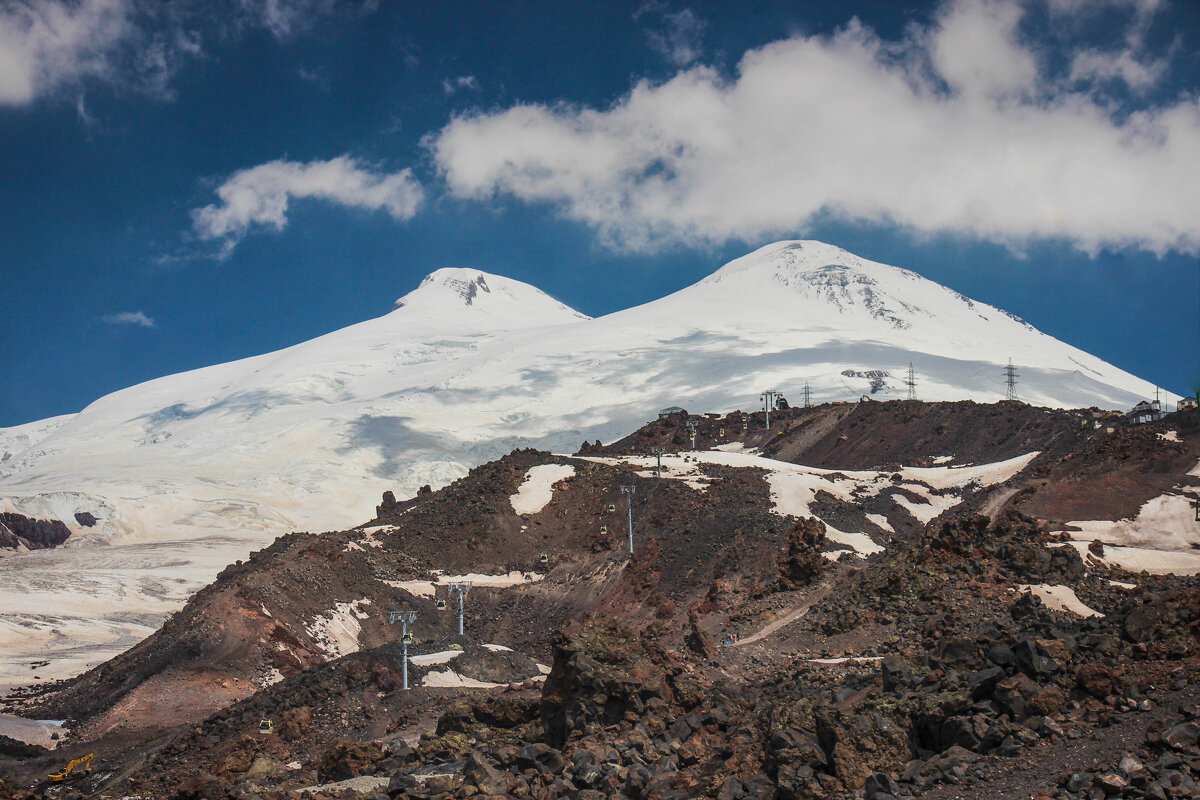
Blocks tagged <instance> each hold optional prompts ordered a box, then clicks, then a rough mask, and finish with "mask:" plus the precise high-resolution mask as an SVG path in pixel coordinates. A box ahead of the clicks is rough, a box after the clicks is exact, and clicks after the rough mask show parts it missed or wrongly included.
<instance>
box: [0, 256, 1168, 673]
mask: <svg viewBox="0 0 1200 800" xmlns="http://www.w3.org/2000/svg"><path fill="white" fill-rule="evenodd" d="M1009 359H1011V360H1012V362H1013V363H1014V364H1016V365H1017V366H1018V367H1019V370H1020V385H1019V394H1020V397H1021V399H1022V400H1024V401H1025V402H1028V403H1032V404H1037V405H1046V406H1056V407H1080V406H1092V405H1096V406H1100V407H1103V408H1128V407H1130V406H1131V405H1132V404H1133V403H1135V402H1137V401H1138V400H1141V399H1144V398H1147V397H1152V396H1153V395H1154V387H1153V386H1152V385H1151V384H1149V383H1147V382H1146V381H1144V380H1141V379H1139V378H1136V377H1135V376H1133V375H1130V374H1128V373H1126V372H1123V371H1122V370H1120V369H1117V368H1116V367H1114V366H1112V365H1110V364H1107V363H1105V362H1104V361H1101V360H1100V359H1098V358H1095V357H1093V356H1091V355H1088V354H1087V353H1084V352H1082V351H1080V350H1078V349H1076V348H1074V347H1071V346H1070V345H1067V344H1064V343H1063V342H1060V341H1058V340H1056V339H1054V338H1052V337H1050V336H1047V335H1046V334H1043V333H1041V332H1039V331H1037V330H1035V329H1034V328H1033V327H1031V326H1030V325H1028V324H1026V323H1024V322H1022V321H1021V320H1019V319H1017V318H1016V317H1013V316H1011V315H1010V314H1008V313H1006V312H1004V311H1001V310H999V309H996V308H993V307H991V306H988V305H985V304H983V303H979V302H975V301H972V300H970V299H968V298H966V297H963V296H962V295H960V294H958V293H956V292H954V291H951V290H950V289H947V288H945V287H943V286H940V285H939V284H936V283H934V282H932V281H929V280H926V279H925V278H922V277H920V276H919V275H917V274H915V273H913V272H909V271H907V270H903V269H899V268H896V267H891V266H886V265H884V264H877V263H873V262H870V261H866V260H864V259H861V258H858V257H857V256H854V255H852V254H850V253H847V252H846V251H844V250H841V249H839V248H837V247H833V246H831V245H827V244H822V243H819V242H812V241H801V242H779V243H776V244H772V245H768V246H766V247H763V248H761V249H759V250H757V251H755V252H753V253H751V254H749V255H747V256H744V257H742V258H739V259H737V260H735V261H732V262H730V263H729V264H727V265H725V266H724V267H722V268H721V269H719V270H718V271H717V272H715V273H713V274H712V275H710V276H709V277H707V278H705V279H704V280H702V281H700V282H699V283H697V284H695V285H693V286H690V287H688V288H686V289H683V290H681V291H679V292H676V293H674V294H672V295H669V296H667V297H664V298H662V299H660V300H656V301H654V302H652V303H647V304H645V305H642V306H638V307H636V308H630V309H627V310H624V311H620V312H616V313H613V314H609V315H607V316H604V317H599V318H596V319H592V318H589V317H587V316H585V315H583V314H580V313H578V312H576V311H574V310H572V309H570V308H568V307H566V306H564V305H563V304H561V303H559V302H557V301H555V300H554V299H552V298H551V297H549V296H547V295H546V294H544V293H542V292H541V291H539V290H537V289H535V288H533V287H531V286H528V285H526V284H523V283H520V282H518V281H514V280H511V279H507V278H503V277H499V276H496V275H490V274H486V273H482V272H479V271H477V270H470V269H442V270H438V271H437V272H434V273H433V274H431V275H430V276H428V277H427V278H426V279H425V280H424V281H423V282H422V283H421V285H420V286H419V287H418V288H417V289H416V290H414V291H412V292H411V293H409V294H407V295H405V296H404V297H403V298H401V299H400V300H399V301H397V302H396V304H395V308H394V310H392V311H391V312H390V313H388V314H386V315H384V316H382V317H379V318H377V319H372V320H368V321H366V322H362V323H359V324H357V325H353V326H350V327H348V328H345V329H343V330H339V331H334V332H332V333H330V334H327V335H325V336H322V337H319V338H317V339H314V340H312V341H308V342H304V343H301V344H298V345H295V346H293V347H290V348H287V349H285V350H281V351H278V352H274V353H268V354H265V355H260V356H256V357H253V358H248V359H244V360H241V361H236V362H232V363H228V364H218V365H215V366H211V367H206V368H203V369H198V370H194V371H191V372H186V373H181V374H178V375H171V376H167V377H163V378H159V379H157V380H153V381H149V382H147V383H143V384H140V385H138V386H133V387H130V388H128V389H124V390H122V391H119V392H115V393H113V394H111V395H108V396H106V397H102V398H100V399H99V400H97V401H96V402H94V403H92V404H91V405H90V406H88V407H87V408H85V409H84V410H83V411H81V412H79V413H78V414H75V415H67V416H61V417H55V418H52V419H47V420H41V421H38V422H33V423H29V424H26V425H21V426H17V427H14V428H7V429H0V510H5V511H14V512H17V513H21V514H25V515H28V516H32V517H38V518H49V519H60V520H62V521H63V522H65V523H66V524H67V525H68V526H69V527H70V528H71V529H72V532H73V536H72V537H71V539H70V540H69V541H68V543H67V545H66V546H65V547H64V548H62V549H59V550H52V551H40V552H34V553H26V554H17V555H12V556H8V557H5V558H0V587H3V588H2V589H0V642H3V644H4V655H3V656H0V684H12V683H25V682H28V680H29V678H30V677H31V676H32V675H33V674H37V675H39V676H40V677H42V678H48V677H61V676H63V675H66V674H74V673H76V672H78V671H80V670H81V669H82V668H84V667H86V666H89V665H90V664H92V663H96V662H98V661H100V660H103V659H104V658H106V657H108V656H110V655H112V653H113V652H114V650H120V649H123V648H124V647H127V646H129V644H132V642H133V641H136V640H137V639H138V638H140V637H142V636H144V635H145V634H146V633H147V632H149V631H150V630H152V629H153V628H154V627H155V626H157V625H158V624H160V623H161V620H162V619H163V617H164V616H165V615H166V614H167V613H169V612H170V611H172V610H174V609H176V608H178V607H179V606H180V605H181V604H182V603H183V602H184V600H185V599H186V597H187V596H189V595H190V594H191V593H192V592H194V591H195V590H197V589H198V588H200V587H201V586H203V585H204V584H206V583H207V582H209V581H210V580H211V579H212V578H213V577H214V575H215V574H216V573H217V572H218V571H219V569H220V568H221V567H222V566H223V565H224V564H226V563H228V562H230V561H232V560H236V559H238V558H242V557H244V556H245V555H246V554H247V553H248V552H250V551H251V550H254V549H257V548H259V547H262V546H263V545H264V544H266V543H267V542H269V541H270V540H271V539H272V538H273V537H274V536H276V535H278V534H280V533H283V532H286V531H289V530H310V531H322V530H330V529H340V528H345V527H347V526H350V525H354V524H357V523H360V522H363V521H364V520H367V519H370V518H372V517H373V516H374V513H373V512H374V504H375V502H376V501H377V499H378V498H379V496H380V494H381V493H382V492H383V491H384V490H386V489H391V490H394V491H396V492H397V494H398V495H403V494H405V493H412V492H415V491H416V489H417V488H418V487H420V486H421V485H423V484H432V485H433V486H435V487H436V486H441V485H444V484H446V483H448V482H450V481H451V480H453V479H455V478H457V477H459V476H461V475H463V474H465V473H466V471H467V470H468V469H469V468H470V467H472V466H474V465H476V464H479V463H482V462H484V461H487V460H489V459H492V458H495V457H498V456H500V455H502V454H504V453H506V452H508V451H510V450H512V449H513V448H517V447H530V446H532V447H539V448H543V449H548V450H554V451H559V452H563V451H565V452H571V451H574V450H575V449H576V448H577V447H578V445H579V443H580V442H582V441H583V440H584V439H588V440H593V439H601V440H605V441H608V440H611V439H614V438H617V437H619V436H622V435H625V434H627V433H629V432H630V431H632V430H634V429H635V428H637V427H638V426H640V425H642V424H643V423H644V422H646V421H647V420H649V419H653V418H654V416H655V415H656V413H657V411H658V409H660V408H662V407H666V406H672V405H680V406H683V407H685V408H687V409H689V410H690V411H693V412H709V411H716V412H725V411H729V410H733V409H736V408H742V409H749V408H752V407H754V406H755V405H756V404H757V398H758V395H759V393H760V392H761V391H762V390H764V389H767V388H774V389H778V390H780V391H782V392H783V394H784V395H786V396H789V397H791V398H792V399H793V401H794V400H795V399H797V396H798V395H799V394H800V393H801V391H802V387H803V386H804V384H805V383H806V382H807V383H808V385H809V386H810V387H811V390H812V397H813V401H814V402H822V401H830V400H856V399H857V398H858V397H859V396H860V395H864V394H872V395H873V396H874V397H875V398H877V399H894V398H900V397H904V396H905V395H906V391H907V389H906V387H905V386H904V384H903V379H904V375H905V372H906V371H907V370H908V368H909V364H910V363H911V364H912V365H913V369H914V370H915V372H916V376H917V393H918V396H919V397H920V398H921V399H924V400H960V399H974V400H977V401H980V402H992V401H996V400H999V399H1002V398H1003V397H1004V391H1005V386H1004V381H1003V368H1004V365H1005V364H1006V363H1007V362H1008V361H1009ZM1175 399H1176V398H1174V397H1169V398H1168V400H1169V401H1171V402H1174V400H1175ZM532 488H534V487H531V489H532ZM529 502H532V500H530V501H529ZM76 512H90V513H91V514H93V515H95V517H96V518H97V519H98V523H97V524H96V525H95V526H93V527H84V526H82V525H81V524H79V523H77V522H76V520H75V517H74V515H75V513H76ZM47 660H49V661H51V662H52V663H51V665H49V666H45V667H42V666H38V665H39V662H42V661H47ZM35 666H37V668H36V669H34V668H33V667H35Z"/></svg>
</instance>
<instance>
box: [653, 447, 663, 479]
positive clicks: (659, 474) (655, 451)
mask: <svg viewBox="0 0 1200 800" xmlns="http://www.w3.org/2000/svg"><path fill="white" fill-rule="evenodd" d="M650 452H651V453H652V454H653V455H656V456H658V469H657V470H656V472H655V477H656V478H661V477H662V457H663V449H662V448H661V447H651V448H650Z"/></svg>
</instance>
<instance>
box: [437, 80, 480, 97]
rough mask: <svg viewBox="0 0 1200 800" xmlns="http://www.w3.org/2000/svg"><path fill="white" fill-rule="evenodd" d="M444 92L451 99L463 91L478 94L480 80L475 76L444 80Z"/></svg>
mask: <svg viewBox="0 0 1200 800" xmlns="http://www.w3.org/2000/svg"><path fill="white" fill-rule="evenodd" d="M442 91H443V92H445V93H446V96H447V97H450V96H452V95H454V94H456V93H458V92H461V91H469V92H478V91H479V80H478V79H477V78H476V77H475V76H474V75H459V76H458V77H457V78H445V79H443V80H442Z"/></svg>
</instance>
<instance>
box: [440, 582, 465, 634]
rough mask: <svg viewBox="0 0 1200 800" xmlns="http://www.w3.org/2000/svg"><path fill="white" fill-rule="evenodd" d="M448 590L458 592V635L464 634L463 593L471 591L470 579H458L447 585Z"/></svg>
mask: <svg viewBox="0 0 1200 800" xmlns="http://www.w3.org/2000/svg"><path fill="white" fill-rule="evenodd" d="M446 590H447V591H450V592H458V635H459V636H462V635H463V595H465V594H466V593H467V592H469V591H471V582H470V581H458V582H456V583H450V584H447V585H446Z"/></svg>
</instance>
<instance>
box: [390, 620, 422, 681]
mask: <svg viewBox="0 0 1200 800" xmlns="http://www.w3.org/2000/svg"><path fill="white" fill-rule="evenodd" d="M416 621H417V612H415V611H390V612H388V624H389V625H395V624H396V623H397V622H399V623H400V643H401V644H402V645H403V646H404V650H403V653H404V655H403V656H402V657H401V659H400V663H401V665H402V674H403V676H404V682H403V683H402V684H401V688H403V689H404V691H406V692H407V691H408V646H409V644H411V643H412V634H410V633H409V632H408V626H409V625H411V624H412V623H414V622H416Z"/></svg>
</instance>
